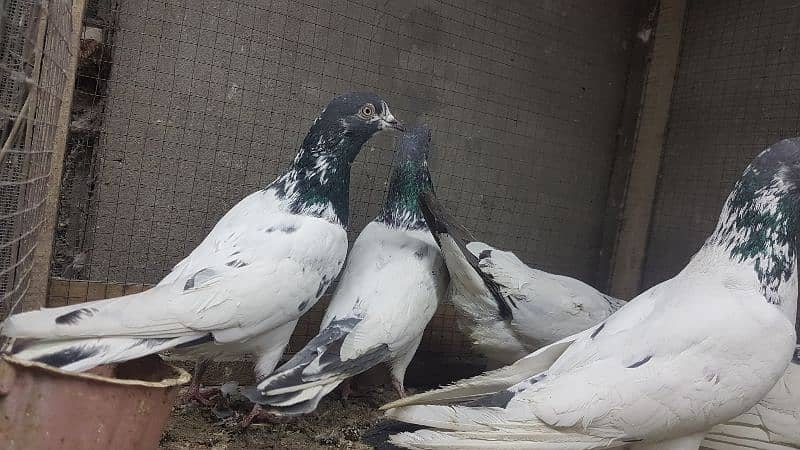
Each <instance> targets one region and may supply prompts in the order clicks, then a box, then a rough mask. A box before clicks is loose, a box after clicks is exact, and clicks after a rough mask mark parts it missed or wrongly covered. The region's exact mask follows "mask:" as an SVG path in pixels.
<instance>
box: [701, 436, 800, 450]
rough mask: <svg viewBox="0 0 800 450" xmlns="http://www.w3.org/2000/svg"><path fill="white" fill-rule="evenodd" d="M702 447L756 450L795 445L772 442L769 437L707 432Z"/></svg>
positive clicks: (779, 449) (777, 449)
mask: <svg viewBox="0 0 800 450" xmlns="http://www.w3.org/2000/svg"><path fill="white" fill-rule="evenodd" d="M702 447H703V448H710V449H714V450H728V449H757V450H788V449H796V448H797V446H795V445H789V444H781V443H773V442H770V441H769V438H766V439H763V438H757V437H740V436H736V435H729V434H722V433H709V434H708V435H707V436H706V437H705V439H704V440H703V444H702Z"/></svg>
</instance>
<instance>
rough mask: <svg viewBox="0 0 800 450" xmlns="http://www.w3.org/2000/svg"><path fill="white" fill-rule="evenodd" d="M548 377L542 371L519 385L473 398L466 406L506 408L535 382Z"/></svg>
mask: <svg viewBox="0 0 800 450" xmlns="http://www.w3.org/2000/svg"><path fill="white" fill-rule="evenodd" d="M546 377H547V374H545V373H540V374H539V375H536V376H534V377H531V378H529V379H528V380H527V382H525V383H520V384H519V385H517V386H514V387H510V388H508V389H504V390H502V391H500V392H497V393H495V394H492V395H489V396H487V397H483V398H479V399H477V400H473V401H471V402H468V403H466V406H485V407H494V408H505V407H507V406H508V404H509V403H510V402H511V399H513V398H514V397H515V396H516V395H517V394H519V393H520V392H522V391H524V390H525V389H528V388H529V387H531V386H533V385H534V384H536V383H538V382H540V381H542V380H544V379H545V378H546Z"/></svg>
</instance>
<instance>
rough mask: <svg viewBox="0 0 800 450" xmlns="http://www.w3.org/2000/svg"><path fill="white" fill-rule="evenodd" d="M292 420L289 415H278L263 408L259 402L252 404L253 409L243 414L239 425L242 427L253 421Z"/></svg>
mask: <svg viewBox="0 0 800 450" xmlns="http://www.w3.org/2000/svg"><path fill="white" fill-rule="evenodd" d="M291 421H292V418H291V417H285V416H279V415H277V414H272V413H270V412H267V411H266V410H264V408H262V407H261V405H259V404H257V403H256V404H255V405H253V409H252V410H251V411H250V413H249V414H247V415H246V416H244V418H243V419H242V421H241V423H240V424H239V426H240V427H241V428H242V429H244V428H247V427H249V426H250V425H252V424H253V422H267V423H274V424H279V423H289V422H291Z"/></svg>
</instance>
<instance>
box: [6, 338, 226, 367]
mask: <svg viewBox="0 0 800 450" xmlns="http://www.w3.org/2000/svg"><path fill="white" fill-rule="evenodd" d="M209 340H210V335H209V334H208V333H197V334H195V335H188V336H181V337H176V338H136V337H100V338H84V339H64V340H57V341H39V340H33V339H17V340H16V341H15V342H14V343H13V345H12V347H11V351H10V353H11V354H12V355H13V356H14V357H15V358H19V359H24V360H27V361H33V362H39V363H43V364H48V365H50V366H53V367H58V368H59V369H62V370H66V371H68V372H84V371H86V370H90V369H93V368H95V367H97V366H101V365H104V364H113V363H119V362H123V361H128V360H131V359H135V358H141V357H144V356H147V355H152V354H155V353H158V352H161V351H164V350H168V349H171V348H175V347H188V346H192V345H197V344H201V343H205V342H208V341H209Z"/></svg>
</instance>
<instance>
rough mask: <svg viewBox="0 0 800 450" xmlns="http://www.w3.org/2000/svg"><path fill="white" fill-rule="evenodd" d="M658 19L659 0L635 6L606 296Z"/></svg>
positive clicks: (607, 239)
mask: <svg viewBox="0 0 800 450" xmlns="http://www.w3.org/2000/svg"><path fill="white" fill-rule="evenodd" d="M657 16H658V0H645V1H641V2H637V3H636V5H635V6H634V14H633V23H632V29H631V30H629V33H630V35H631V41H632V42H631V53H630V62H629V65H628V77H627V80H626V82H625V101H624V103H623V105H622V111H621V113H620V120H619V122H620V124H619V128H618V129H617V145H616V150H615V152H614V165H613V168H612V169H611V177H610V179H609V182H608V193H607V194H606V211H605V215H604V217H603V240H602V244H601V247H600V264H599V265H598V268H597V277H596V280H597V281H596V286H595V287H597V288H598V289H600V290H601V291H603V292H608V291H609V289H610V287H611V264H612V257H613V255H614V249H615V247H616V245H617V236H618V235H619V232H620V225H621V224H622V213H623V211H624V206H625V204H624V202H625V191H626V189H627V187H628V181H629V179H630V174H631V166H632V165H633V146H634V144H635V140H634V137H635V136H636V127H637V126H638V124H639V113H640V112H641V110H642V101H643V99H644V87H645V83H646V81H647V69H648V67H649V64H650V57H651V55H652V53H653V35H654V34H655V33H654V31H655V26H656V20H657Z"/></svg>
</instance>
